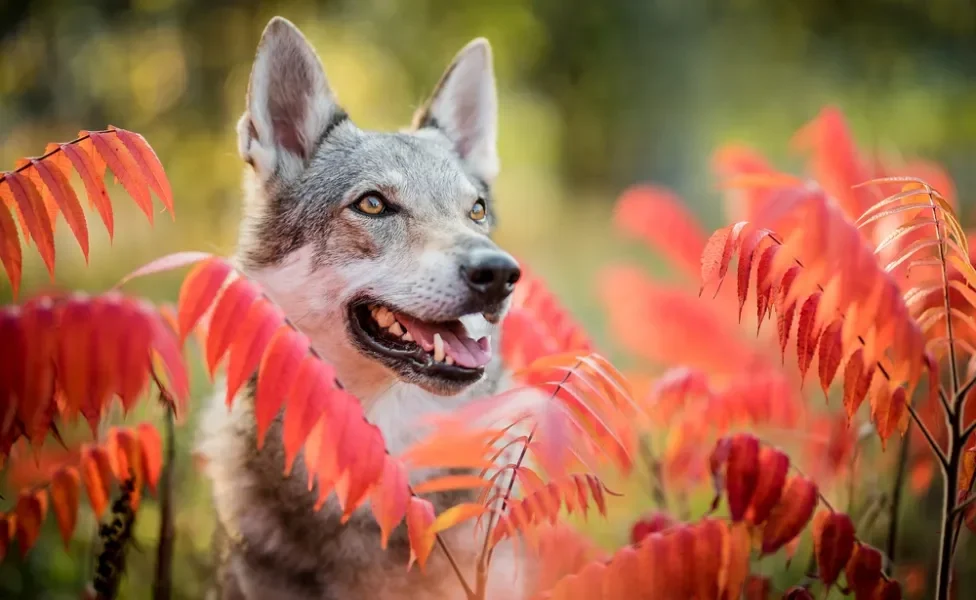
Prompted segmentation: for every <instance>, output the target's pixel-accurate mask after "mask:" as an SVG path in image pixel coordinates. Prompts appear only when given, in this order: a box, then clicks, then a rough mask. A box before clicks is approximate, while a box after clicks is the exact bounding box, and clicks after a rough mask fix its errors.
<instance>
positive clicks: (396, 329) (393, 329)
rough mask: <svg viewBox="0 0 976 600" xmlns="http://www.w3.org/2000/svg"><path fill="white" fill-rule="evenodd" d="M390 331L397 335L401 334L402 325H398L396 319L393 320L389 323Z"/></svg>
mask: <svg viewBox="0 0 976 600" xmlns="http://www.w3.org/2000/svg"><path fill="white" fill-rule="evenodd" d="M390 333H392V334H393V335H395V336H397V337H400V336H401V335H403V327H400V323H399V322H398V321H393V325H390Z"/></svg>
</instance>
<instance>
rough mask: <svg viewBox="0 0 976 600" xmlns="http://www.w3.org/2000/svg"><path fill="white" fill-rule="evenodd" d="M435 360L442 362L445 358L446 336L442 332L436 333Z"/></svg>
mask: <svg viewBox="0 0 976 600" xmlns="http://www.w3.org/2000/svg"><path fill="white" fill-rule="evenodd" d="M434 360H436V361H437V362H441V361H442V360H444V338H442V337H441V334H439V333H435V334H434Z"/></svg>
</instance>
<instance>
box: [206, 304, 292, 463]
mask: <svg viewBox="0 0 976 600" xmlns="http://www.w3.org/2000/svg"><path fill="white" fill-rule="evenodd" d="M221 302H223V298H221ZM210 335H211V336H213V335H214V332H213V329H211V331H210ZM208 348H209V340H208ZM308 350H309V341H308V338H307V337H305V336H304V335H303V334H301V333H299V332H297V331H295V330H294V329H292V328H291V327H288V326H287V325H282V326H280V327H279V328H278V330H277V331H275V333H274V335H273V336H272V337H271V341H270V342H269V343H268V348H267V350H265V352H264V356H262V357H261V364H260V366H259V368H258V385H257V393H256V394H255V399H254V420H255V422H256V427H257V431H256V434H257V445H258V448H261V447H262V445H263V444H264V436H265V434H266V433H267V431H268V428H269V427H270V426H271V422H272V421H274V418H275V417H276V416H277V415H278V412H279V411H280V410H281V407H282V405H283V404H284V403H285V399H286V398H287V397H289V394H290V392H291V390H292V389H293V387H294V386H295V379H296V377H297V376H298V374H299V367H300V366H301V365H302V364H303V362H302V360H303V358H304V357H305V356H306V355H307V354H308ZM292 397H293V396H292Z"/></svg>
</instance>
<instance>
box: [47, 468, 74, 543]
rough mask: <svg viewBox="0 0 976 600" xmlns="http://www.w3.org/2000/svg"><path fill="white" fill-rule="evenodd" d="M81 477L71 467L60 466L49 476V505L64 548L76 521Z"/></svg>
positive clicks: (69, 540) (69, 541) (68, 541)
mask: <svg viewBox="0 0 976 600" xmlns="http://www.w3.org/2000/svg"><path fill="white" fill-rule="evenodd" d="M80 488H81V478H80V476H79V475H78V471H76V470H75V469H74V468H72V467H62V468H60V469H58V471H57V472H55V473H54V476H52V477H51V507H52V508H53V509H54V516H55V518H56V519H57V522H58V529H59V530H60V531H61V539H62V540H63V541H64V547H65V549H68V546H69V545H70V544H71V535H72V534H73V533H74V530H75V525H77V523H78V502H79V499H80V492H81V489H80Z"/></svg>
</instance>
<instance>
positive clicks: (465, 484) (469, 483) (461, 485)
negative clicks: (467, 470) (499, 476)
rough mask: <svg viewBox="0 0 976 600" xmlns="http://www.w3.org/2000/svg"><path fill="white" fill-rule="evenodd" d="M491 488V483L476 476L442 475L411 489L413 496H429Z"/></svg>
mask: <svg viewBox="0 0 976 600" xmlns="http://www.w3.org/2000/svg"><path fill="white" fill-rule="evenodd" d="M486 487H491V482H490V481H488V480H487V479H485V478H483V477H479V476H478V475H444V476H442V477H435V478H433V479H428V480H427V481H424V482H423V483H419V484H417V485H415V486H414V487H413V492H414V493H415V494H418V495H420V494H430V493H433V492H446V491H453V490H470V489H478V488H486Z"/></svg>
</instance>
